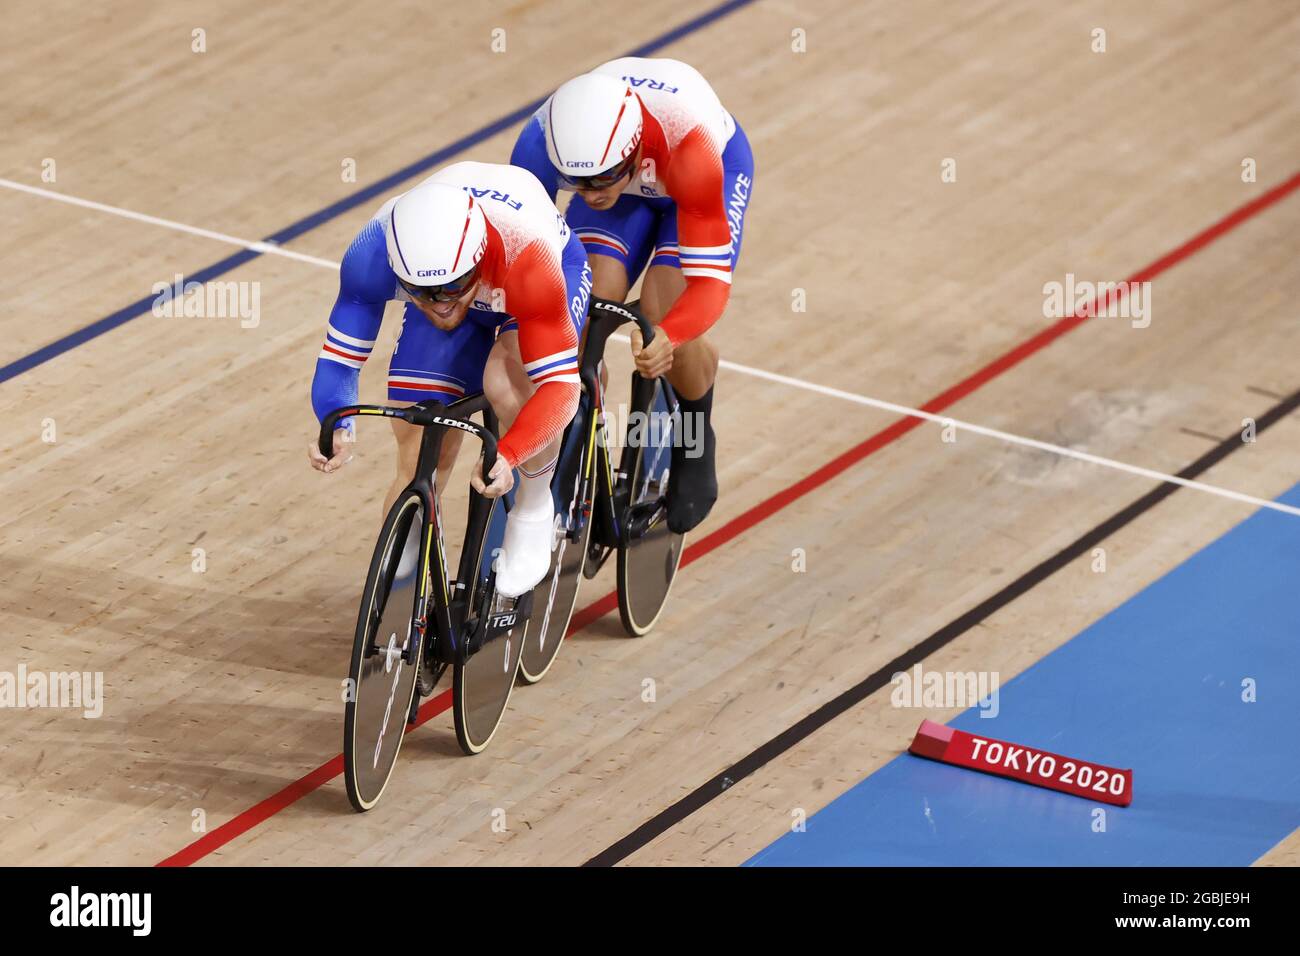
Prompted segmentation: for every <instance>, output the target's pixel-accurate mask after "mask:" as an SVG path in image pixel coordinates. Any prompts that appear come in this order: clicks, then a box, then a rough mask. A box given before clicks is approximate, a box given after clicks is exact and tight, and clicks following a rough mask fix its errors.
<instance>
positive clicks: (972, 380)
mask: <svg viewBox="0 0 1300 956" xmlns="http://www.w3.org/2000/svg"><path fill="white" fill-rule="evenodd" d="M1297 189H1300V173H1296V174H1295V175H1294V176H1292V177H1291V178H1290V179H1288V180H1286V181H1285V182H1283V183H1281V184H1279V185H1277V186H1274V187H1273V188H1272V189H1270V190H1269V191H1268V192H1266V193H1263V194H1262V195H1260V196H1258V197H1257V198H1255V199H1253V200H1251V201H1250V202H1248V203H1246V204H1245V205H1244V206H1241V207H1240V208H1238V209H1235V210H1233V211H1232V212H1231V213H1229V214H1228V215H1226V216H1224V217H1223V218H1222V219H1220V220H1219V221H1218V222H1216V223H1214V225H1212V226H1210V227H1209V228H1207V229H1205V230H1203V231H1201V232H1198V233H1197V234H1196V235H1195V236H1193V237H1192V238H1191V239H1189V240H1187V241H1186V242H1184V243H1183V244H1182V245H1181V246H1178V247H1177V248H1176V249H1173V250H1171V251H1169V252H1167V253H1165V255H1163V256H1161V257H1160V258H1159V259H1157V260H1156V261H1155V262H1152V263H1151V264H1150V265H1148V266H1145V267H1144V268H1142V269H1140V270H1138V271H1137V272H1135V273H1134V274H1133V275H1131V276H1129V278H1128V279H1126V280H1125V282H1147V281H1149V280H1151V279H1154V278H1155V277H1156V276H1158V275H1160V274H1161V273H1162V272H1165V271H1167V270H1168V269H1170V268H1172V267H1173V266H1176V265H1177V264H1178V263H1180V262H1182V261H1183V260H1184V259H1187V258H1188V257H1190V256H1192V255H1194V254H1196V253H1197V252H1199V251H1200V250H1202V249H1204V248H1205V247H1206V246H1208V245H1209V244H1210V243H1212V242H1214V241H1215V240H1216V239H1218V238H1219V237H1220V236H1223V235H1224V234H1226V233H1228V232H1231V231H1232V230H1233V229H1235V228H1236V227H1237V226H1239V225H1241V224H1242V223H1243V222H1245V221H1246V220H1248V219H1250V218H1252V217H1253V216H1256V215H1258V214H1259V213H1261V212H1263V211H1264V210H1265V209H1267V208H1268V207H1269V206H1272V205H1274V204H1275V203H1277V202H1279V201H1280V200H1282V199H1284V198H1285V197H1287V196H1289V195H1290V194H1291V193H1293V192H1295V191H1296V190H1297ZM1119 294H1120V295H1122V294H1123V292H1122V291H1121V292H1120V293H1119ZM1105 304H1106V303H1097V302H1096V300H1094V301H1093V302H1092V303H1090V305H1091V306H1093V307H1092V308H1088V309H1081V310H1080V312H1079V313H1076V314H1074V315H1070V316H1067V317H1066V318H1064V319H1061V320H1060V321H1058V322H1056V323H1054V324H1053V325H1050V326H1048V327H1047V328H1045V329H1043V330H1042V331H1041V332H1039V333H1038V334H1037V335H1034V336H1032V337H1031V338H1029V339H1026V340H1025V341H1024V342H1022V343H1020V344H1019V345H1017V346H1016V347H1015V348H1013V349H1011V350H1010V351H1009V352H1007V353H1005V354H1004V355H1002V356H1000V357H999V358H996V359H994V360H993V361H992V362H990V363H989V364H988V365H985V366H984V367H983V368H981V369H979V370H978V371H976V372H974V373H973V374H971V375H969V376H967V377H966V378H964V379H962V380H961V381H960V382H958V383H957V384H956V385H953V386H952V387H951V388H949V389H948V390H947V391H945V392H943V393H941V394H939V395H936V396H935V397H934V398H932V399H930V400H929V401H928V402H926V403H925V404H924V405H922V406H921V411H924V412H929V413H931V414H935V413H937V412H940V411H943V410H944V409H945V408H948V407H950V406H952V405H954V404H956V403H957V402H959V401H961V400H962V399H963V398H965V397H966V396H967V395H970V394H971V393H972V392H974V391H975V390H976V389H978V388H980V387H982V386H983V385H985V384H987V383H988V382H990V381H992V380H993V379H995V378H997V377H998V376H999V375H1001V374H1002V373H1003V372H1005V371H1007V370H1008V369H1010V368H1012V367H1014V366H1016V365H1019V364H1020V363H1021V362H1023V361H1024V360H1025V359H1027V358H1029V356H1031V355H1033V354H1034V353H1036V352H1039V351H1041V350H1042V349H1044V348H1046V347H1047V346H1048V345H1050V344H1052V343H1053V342H1055V341H1056V340H1057V339H1059V338H1060V337H1061V336H1063V335H1065V334H1066V333H1067V332H1070V331H1072V330H1073V329H1075V328H1077V327H1078V326H1080V325H1082V324H1083V323H1084V322H1086V321H1087V320H1088V316H1089V315H1091V314H1093V313H1094V312H1095V311H1097V309H1096V306H1098V305H1101V306H1104V305H1105ZM1080 313H1083V314H1080ZM924 421H925V419H923V418H902V419H899V420H898V421H896V422H894V423H893V424H892V425H890V426H888V427H887V428H885V429H883V430H881V431H879V432H876V434H874V435H872V436H871V437H870V438H868V439H866V440H865V441H863V442H860V443H858V444H857V445H854V446H853V447H852V448H850V449H849V450H848V451H846V452H844V453H842V454H840V455H839V456H837V457H836V458H833V459H831V460H830V461H828V462H827V463H826V464H824V465H822V466H821V467H820V468H818V469H817V470H816V471H814V472H813V473H812V474H810V475H807V476H805V477H804V478H801V479H800V480H799V481H796V482H795V483H794V484H792V485H790V486H789V487H788V488H785V489H783V490H782V491H779V492H777V493H776V494H774V495H772V496H771V497H770V498H767V499H766V500H764V501H760V502H759V503H758V504H756V505H754V506H753V507H752V508H750V509H749V510H748V511H744V512H742V513H741V514H739V515H737V516H736V517H734V518H732V519H731V520H730V521H728V522H727V523H726V524H724V525H723V526H722V527H720V528H718V529H717V530H716V531H713V532H711V533H709V534H707V535H705V536H704V537H703V538H701V539H700V540H699V541H696V542H695V543H694V544H692V545H690V546H689V547H688V548H687V549H686V551H685V553H684V554H683V555H682V566H683V567H685V566H686V565H688V564H691V563H692V562H694V561H697V560H699V559H700V558H702V557H704V556H705V555H706V554H708V553H709V552H710V551H713V550H715V549H717V548H720V547H722V545H724V544H726V543H727V542H728V541H730V540H731V539H732V538H735V537H737V536H738V535H741V534H743V533H744V532H745V531H748V530H749V529H750V528H752V527H754V525H756V524H758V523H759V522H761V521H763V520H765V519H767V518H770V517H771V516H772V515H774V514H776V513H777V512H778V511H780V510H781V509H782V508H784V507H786V506H787V505H789V504H791V503H792V502H794V501H797V500H798V499H799V498H802V497H803V496H804V495H806V494H808V492H810V491H812V490H814V489H815V488H819V487H820V486H822V485H824V484H826V482H828V481H830V480H831V479H832V478H834V477H835V476H836V475H839V474H840V473H842V472H844V471H846V470H847V469H849V468H850V467H851V466H853V465H855V464H857V463H858V462H859V461H861V460H862V459H864V458H866V457H867V456H868V455H873V454H875V453H876V452H877V451H879V450H880V449H882V448H884V447H885V446H886V445H889V444H891V443H893V442H895V441H897V440H898V439H900V438H902V437H903V436H904V435H906V434H907V433H908V432H910V431H911V430H912V429H914V428H917V427H918V426H920V425H921V423H922V422H924ZM616 607H618V596H617V594H616V593H615V592H613V591H611V592H609V593H608V594H606V595H604V596H603V597H601V598H599V599H597V600H596V601H594V602H592V603H591V604H588V605H587V606H586V607H584V608H582V609H581V610H580V611H577V612H575V613H574V615H573V620H572V621H571V622H570V624H569V629H568V631H567V632H566V633H565V636H566V637H568V636H569V635H571V634H573V633H574V632H575V631H580V630H582V629H583V628H584V627H586V626H587V625H589V624H591V623H592V622H593V621H596V620H598V619H599V618H601V617H604V616H605V615H606V614H608V613H609V612H610V611H612V610H613V609H614V608H616ZM450 707H451V691H450V690H447V691H444V692H443V693H442V694H440V695H438V696H437V697H434V698H431V699H430V700H428V701H426V702H425V703H424V704H423V705H422V706H421V707H420V711H419V716H418V718H417V719H416V722H415V726H416V727H418V726H420V725H421V724H423V723H425V722H426V721H428V720H430V719H431V718H433V717H436V716H437V715H438V714H441V713H443V712H444V711H446V710H447V709H448V708H450ZM341 773H343V755H342V754H339V755H337V756H335V757H334V758H333V759H331V760H330V761H328V762H327V763H323V764H321V765H320V766H319V767H317V768H316V769H315V770H313V771H311V773H309V774H307V775H306V776H304V777H301V778H299V779H298V780H295V781H294V782H293V783H291V784H289V786H287V787H285V788H284V789H283V790H281V791H280V792H279V793H276V794H274V795H272V796H270V797H267V798H266V799H265V800H263V801H262V802H261V803H258V804H255V805H254V806H252V807H249V808H248V809H247V810H245V811H243V812H242V813H240V814H239V815H238V816H236V817H234V818H233V819H231V820H230V821H228V822H226V823H223V824H222V825H221V826H219V827H217V829H215V830H213V831H212V832H211V833H208V834H205V835H204V836H202V837H200V838H199V839H197V840H195V841H194V842H193V843H191V844H190V845H189V846H187V847H185V848H184V849H182V850H181V851H180V852H178V853H175V854H173V855H172V856H169V857H168V858H167V859H165V860H163V861H162V862H160V863H158V864H157V865H158V866H189V865H190V864H191V863H195V862H197V861H198V860H201V859H203V857H205V856H207V855H208V854H209V853H212V852H214V851H216V850H218V849H220V848H221V847H223V846H225V845H226V844H227V843H229V842H231V841H232V840H234V839H235V838H236V837H239V836H241V835H242V834H244V833H247V832H248V831H249V830H251V829H252V828H253V827H255V826H257V825H258V824H259V823H262V822H263V821H265V820H267V819H269V818H270V817H272V816H274V815H275V814H277V813H279V812H280V811H281V810H283V809H284V808H285V807H288V806H290V805H291V804H293V803H296V802H297V801H298V800H300V799H302V798H303V797H305V796H306V795H307V794H309V793H311V792H312V791H313V790H316V789H317V788H319V787H321V786H324V785H325V784H326V783H328V782H329V781H331V780H333V779H334V778H335V777H337V776H338V775H340V774H341Z"/></svg>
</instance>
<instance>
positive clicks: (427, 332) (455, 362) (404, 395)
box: [384, 303, 492, 510]
mask: <svg viewBox="0 0 1300 956" xmlns="http://www.w3.org/2000/svg"><path fill="white" fill-rule="evenodd" d="M474 314H475V313H474V312H472V311H471V312H470V314H469V315H468V316H466V318H465V321H464V322H462V323H461V324H460V325H459V326H457V327H456V328H455V329H453V330H452V331H450V332H444V331H442V330H441V329H439V328H437V327H436V326H435V325H434V324H433V323H432V322H430V321H429V320H428V319H427V318H425V317H424V315H422V314H421V313H420V311H419V310H418V309H416V308H415V307H414V306H412V305H410V304H409V303H408V304H407V306H406V311H405V312H404V313H403V316H402V331H401V332H400V333H399V334H398V337H397V347H396V348H395V349H394V350H393V356H392V358H391V359H390V360H389V363H388V400H389V401H390V402H391V403H392V404H394V405H401V404H408V405H409V404H414V403H415V402H423V401H428V400H429V399H431V398H435V399H438V400H439V401H442V402H446V403H448V404H450V403H451V402H454V401H456V400H457V399H460V398H464V397H465V396H466V395H472V394H474V393H476V392H478V391H481V389H482V369H483V363H484V362H485V361H486V356H487V353H488V350H489V349H490V348H491V346H492V333H491V330H490V329H487V328H485V327H484V326H483V325H482V324H481V323H478V322H475V321H474V318H473V316H474ZM391 421H392V426H393V435H394V437H395V438H396V439H397V473H396V475H395V477H394V478H393V483H392V485H391V487H390V488H389V490H388V495H387V497H386V499H385V503H384V508H385V510H386V509H388V508H389V507H391V506H392V503H393V502H394V501H396V500H397V496H398V495H399V494H400V493H401V491H402V489H403V488H405V487H406V485H407V483H408V482H409V481H410V480H411V478H412V477H413V476H414V475H415V467H416V463H417V462H418V460H419V457H420V438H421V436H422V434H423V432H424V429H422V428H419V427H417V426H415V425H408V424H407V423H406V422H403V421H399V420H398V419H391ZM462 438H463V436H462V435H461V433H460V432H454V431H450V430H448V431H447V432H445V433H444V434H443V437H442V447H441V450H440V453H439V456H438V476H437V489H438V492H439V494H441V491H442V487H443V485H444V484H446V480H447V476H448V474H450V472H451V468H452V466H453V465H454V464H455V462H456V453H457V452H458V451H459V450H460V445H461V440H462Z"/></svg>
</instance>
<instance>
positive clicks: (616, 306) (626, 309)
mask: <svg viewBox="0 0 1300 956" xmlns="http://www.w3.org/2000/svg"><path fill="white" fill-rule="evenodd" d="M600 315H606V316H609V317H610V318H613V319H614V320H616V321H618V322H619V323H622V322H634V323H636V327H637V328H638V329H640V330H641V345H642V346H646V345H649V344H650V343H651V342H653V341H654V337H655V327H654V326H653V325H651V324H650V320H649V319H647V318H646V317H645V316H644V315H642V314H641V311H640V310H639V309H637V308H636V307H635V304H632V305H625V304H623V303H622V302H615V301H613V300H612V299H597V298H596V297H595V296H593V297H592V299H591V317H592V318H593V319H594V318H596V317H597V316H600Z"/></svg>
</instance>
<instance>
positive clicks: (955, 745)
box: [908, 720, 1133, 807]
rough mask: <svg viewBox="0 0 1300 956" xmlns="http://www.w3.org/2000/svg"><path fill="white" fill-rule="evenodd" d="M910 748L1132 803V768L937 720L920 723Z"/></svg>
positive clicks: (1052, 786)
mask: <svg viewBox="0 0 1300 956" xmlns="http://www.w3.org/2000/svg"><path fill="white" fill-rule="evenodd" d="M908 750H909V751H910V752H912V753H914V754H916V755H917V756H918V757H929V758H930V759H931V760H938V761H940V762H942V763H950V764H953V765H954V766H958V767H969V768H970V769H971V770H982V771H984V772H985V773H992V774H997V775H998V776H1000V777H1010V778H1012V779H1013V780H1021V781H1023V782H1025V783H1032V784H1034V785H1035V786H1039V787H1046V788H1047V789H1049V790H1059V791H1060V792H1061V793H1070V794H1073V795H1074V796H1076V797H1083V798H1085V799H1087V800H1096V801H1099V802H1101V803H1109V804H1112V805H1114V806H1117V807H1127V806H1128V805H1129V804H1130V803H1132V802H1133V771H1132V770H1119V769H1117V768H1115V767H1106V766H1103V765H1102V764H1099V763H1092V762H1091V761H1088V760H1079V759H1077V758H1075V757H1064V756H1062V755H1061V754H1054V753H1050V752H1049V751H1046V750H1039V749H1037V748H1036V747H1025V746H1022V745H1020V744H1013V743H1008V742H1007V741H1005V740H994V739H993V738H991V737H980V736H977V735H975V734H968V733H966V731H964V730H956V729H954V728H952V727H946V726H944V725H943V724H937V723H935V722H934V721H933V720H923V721H921V726H920V727H919V728H917V731H916V737H915V738H914V739H913V740H912V746H911V747H909V748H908Z"/></svg>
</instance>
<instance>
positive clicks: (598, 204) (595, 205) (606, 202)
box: [578, 173, 632, 209]
mask: <svg viewBox="0 0 1300 956" xmlns="http://www.w3.org/2000/svg"><path fill="white" fill-rule="evenodd" d="M631 180H632V173H628V174H627V175H626V176H624V177H623V178H622V179H620V180H619V181H618V182H616V183H615V184H614V185H612V186H606V187H605V188H604V189H579V190H578V195H579V196H581V197H582V201H583V202H585V203H586V204H587V205H588V206H590V207H591V208H592V209H608V208H609V207H610V206H612V205H614V203H616V202H618V197H619V196H621V195H622V194H623V190H624V189H626V188H627V184H628V183H629V182H630V181H631Z"/></svg>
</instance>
